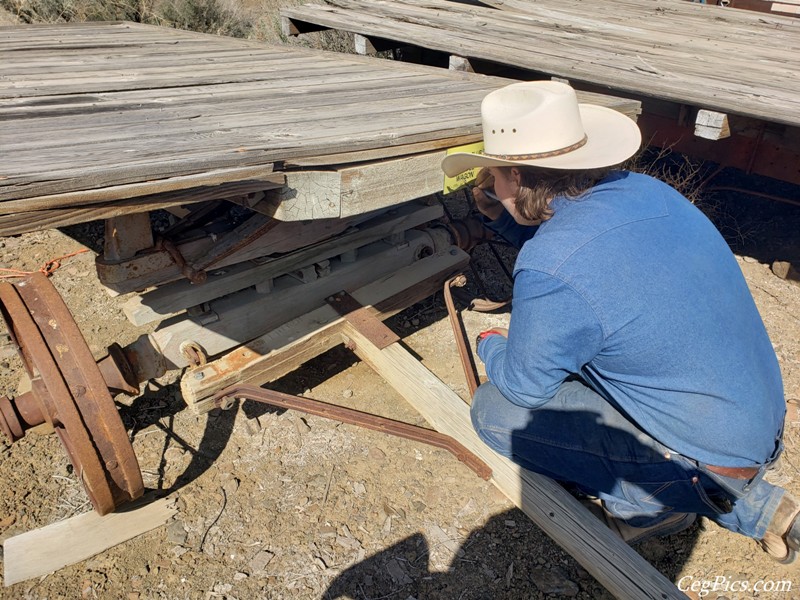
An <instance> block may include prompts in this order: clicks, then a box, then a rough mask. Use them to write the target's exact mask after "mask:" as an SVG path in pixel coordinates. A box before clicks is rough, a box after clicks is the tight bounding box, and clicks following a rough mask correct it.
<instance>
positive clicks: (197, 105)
mask: <svg viewBox="0 0 800 600" xmlns="http://www.w3.org/2000/svg"><path fill="white" fill-rule="evenodd" d="M0 56H1V58H0V119H2V121H3V124H2V128H0V152H2V156H3V159H2V163H1V164H2V166H0V235H8V234H11V233H20V232H22V231H26V230H31V229H40V228H43V227H54V226H60V225H65V224H69V223H74V222H80V221H89V220H92V219H98V218H108V217H111V216H114V215H119V214H122V213H126V212H135V211H142V210H148V209H152V208H159V207H165V206H170V205H176V204H183V203H187V202H196V201H201V200H210V199H218V198H226V197H231V196H234V197H236V196H241V195H245V194H248V193H250V192H253V191H254V190H258V189H267V188H270V187H276V186H281V185H283V183H284V179H283V176H282V174H280V173H278V171H282V170H285V169H287V168H294V167H297V166H298V165H300V166H302V165H305V166H308V165H316V167H317V168H319V166H320V165H331V164H341V163H351V162H356V161H365V160H377V159H385V158H387V157H391V156H399V155H409V154H418V153H422V152H427V151H431V150H435V149H439V148H445V147H449V146H453V145H457V144H460V143H467V142H471V141H476V140H478V139H480V118H479V112H478V107H479V103H480V99H481V98H482V97H483V96H484V95H485V94H486V93H487V92H489V91H491V90H492V89H495V88H497V87H500V86H502V85H504V84H505V83H507V81H505V80H502V79H499V78H493V77H484V76H476V75H468V74H460V73H447V72H443V71H441V70H436V69H430V68H426V67H420V66H414V65H409V64H403V63H397V62H390V61H379V60H373V59H366V58H364V57H359V56H354V55H344V54H335V53H326V52H319V51H313V50H307V49H302V48H296V47H293V48H290V47H277V46H265V45H262V44H256V43H252V42H248V41H245V40H239V39H233V38H223V37H217V36H211V35H203V34H196V33H189V32H183V31H177V30H171V29H164V28H157V27H150V26H144V25H138V24H132V23H105V24H91V23H87V24H73V25H57V26H29V27H6V28H0ZM595 101H598V102H603V103H605V104H610V105H613V106H615V107H617V108H621V109H625V110H627V111H628V114H631V116H635V114H636V112H637V110H638V105H637V103H634V102H630V101H624V100H619V99H617V100H615V99H612V98H607V97H598V98H596V99H595ZM437 177H440V175H437ZM404 199H406V198H404ZM381 201H383V202H384V203H385V204H386V205H391V204H392V202H393V200H392V198H391V195H388V196H386V197H385V199H384V200H380V199H376V201H375V202H377V203H378V205H370V206H367V207H362V208H361V209H362V210H366V209H375V208H380V207H381V206H379V204H380V202H381ZM324 216H337V215H336V214H325V215H324ZM306 217H307V215H300V216H299V218H306Z"/></svg>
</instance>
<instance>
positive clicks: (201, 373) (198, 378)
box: [194, 371, 206, 381]
mask: <svg viewBox="0 0 800 600" xmlns="http://www.w3.org/2000/svg"><path fill="white" fill-rule="evenodd" d="M205 376H206V374H205V373H203V372H202V371H198V372H197V373H195V374H194V378H195V379H196V380H197V381H200V380H201V379H203V378H205Z"/></svg>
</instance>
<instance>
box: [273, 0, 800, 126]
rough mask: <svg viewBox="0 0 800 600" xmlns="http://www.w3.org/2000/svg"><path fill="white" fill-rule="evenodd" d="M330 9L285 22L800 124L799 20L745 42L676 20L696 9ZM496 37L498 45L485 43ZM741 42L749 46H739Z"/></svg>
mask: <svg viewBox="0 0 800 600" xmlns="http://www.w3.org/2000/svg"><path fill="white" fill-rule="evenodd" d="M328 1H329V3H330V4H332V5H335V6H316V5H314V6H312V5H307V6H304V7H302V8H298V9H285V10H284V14H288V15H290V16H293V17H294V18H296V19H299V18H306V19H310V20H313V21H314V22H317V23H322V24H326V25H328V26H330V27H333V28H338V29H342V30H346V31H351V32H354V33H360V34H362V35H370V36H379V37H383V38H387V39H394V40H397V41H402V42H405V43H408V44H414V45H417V46H422V47H425V48H430V49H433V50H438V51H441V52H447V53H448V54H453V53H456V54H458V55H460V56H464V57H467V58H478V59H482V60H488V61H492V62H497V63H500V64H509V65H513V66H518V67H521V68H525V69H531V70H534V71H540V72H544V73H548V74H553V75H557V76H561V77H566V78H569V79H570V80H574V81H583V82H587V83H594V84H599V85H603V86H605V87H609V88H611V89H618V90H624V91H627V92H632V93H638V94H642V95H652V96H655V97H659V98H666V99H670V100H673V101H676V102H682V103H690V104H695V105H697V106H700V107H704V108H710V109H716V110H720V111H722V112H730V113H735V114H745V115H750V116H756V117H759V118H765V119H769V120H771V121H774V122H779V123H786V124H795V125H797V124H800V102H798V97H800V83H798V81H800V77H798V71H797V65H795V64H794V63H792V62H791V61H790V60H789V59H788V56H789V55H790V54H791V52H787V46H788V47H789V48H791V47H796V46H797V44H798V39H799V38H798V36H797V35H796V33H795V34H794V35H793V34H792V33H791V31H789V30H792V31H794V32H797V31H798V30H800V29H798V27H800V26H798V24H797V23H796V22H795V21H792V20H791V19H785V20H784V21H785V23H783V22H781V23H778V24H777V26H775V27H773V28H772V29H770V28H769V27H762V28H758V27H756V28H751V31H749V32H748V33H747V35H750V36H752V37H751V38H750V39H748V40H747V41H739V40H738V38H739V37H741V36H736V35H732V32H731V30H730V29H729V30H726V23H725V19H720V22H717V19H712V18H711V17H708V14H709V13H705V15H706V21H707V22H709V23H710V22H712V21H713V24H714V26H715V28H714V30H713V35H712V32H711V30H709V34H708V37H707V38H704V39H696V38H697V37H698V36H697V35H696V32H694V31H692V29H691V27H687V24H684V26H683V27H681V24H682V21H681V18H682V15H681V14H679V15H677V16H675V15H673V12H675V11H680V10H681V8H680V5H682V4H686V5H689V4H690V3H685V2H677V1H676V2H669V1H666V0H659V1H658V2H648V3H647V7H648V9H649V10H650V11H654V12H653V17H652V18H649V19H648V18H641V17H642V15H641V14H640V15H639V16H640V19H639V21H636V22H635V23H631V24H629V25H628V26H626V27H624V28H623V27H620V26H617V25H615V24H613V23H608V22H606V21H604V18H605V15H604V14H599V15H595V14H594V13H593V12H592V13H587V12H586V10H585V6H584V7H583V8H582V9H581V10H582V12H581V13H580V14H577V10H578V9H577V8H576V9H575V10H574V13H575V14H572V13H571V14H566V13H565V12H563V11H562V12H560V13H557V12H556V11H557V10H558V7H559V4H557V3H553V2H547V1H540V2H530V3H526V4H528V5H529V6H528V8H527V10H526V12H525V13H524V14H522V13H510V12H505V11H496V10H488V9H481V8H480V7H474V6H466V5H462V4H459V3H455V2H444V1H443V0H429V1H425V0H398V1H397V2H382V1H375V2H364V1H361V0H328ZM662 2H663V5H662ZM606 6H608V5H606ZM665 6H666V8H665ZM690 8H691V7H690ZM695 8H697V7H695ZM706 8H712V7H706ZM673 9H674V10H673ZM700 9H701V10H702V7H701V8H700ZM619 10H620V9H617V11H619ZM659 10H660V11H661V12H658V11H659ZM631 11H633V12H635V9H634V8H632V9H631ZM532 13H535V14H532ZM540 13H542V14H541V15H540ZM303 14H305V17H303ZM716 14H717V15H718V14H719V13H718V12H717V13H716ZM725 14H727V13H725ZM697 18H698V19H701V18H702V17H697ZM776 19H779V18H776ZM652 20H658V21H659V22H660V23H661V25H662V26H665V27H667V25H666V23H669V25H668V27H669V31H663V32H656V31H653V30H648V29H647V26H648V25H647V24H648V23H649V22H650V21H652ZM691 25H692V26H693V25H694V23H691ZM783 29H787V31H783ZM734 30H735V31H737V32H738V29H736V28H734ZM476 31H478V32H480V34H479V35H476V34H475V32H476ZM692 36H694V38H693V39H694V41H692V39H690V38H692ZM728 38H731V40H734V39H736V40H737V41H736V42H732V41H729V39H728ZM486 39H491V40H492V43H491V44H486V43H484V42H485V40H486ZM531 39H536V44H535V45H532V44H530V40H531ZM784 39H785V40H786V41H785V43H784V42H783V40H784ZM735 43H738V44H743V46H742V47H734V46H732V45H731V44H735ZM692 44H695V45H696V48H702V51H698V50H697V49H696V48H695V47H693V46H692ZM745 48H746V49H745ZM790 80H791V81H790ZM753 90H758V93H757V94H753Z"/></svg>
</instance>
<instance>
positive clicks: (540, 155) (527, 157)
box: [483, 135, 589, 160]
mask: <svg viewBox="0 0 800 600" xmlns="http://www.w3.org/2000/svg"><path fill="white" fill-rule="evenodd" d="M588 141H589V137H588V136H586V135H584V136H583V139H582V140H580V141H579V142H577V143H575V144H572V145H571V146H566V147H565V148H559V149H558V150H549V151H548V152H536V153H534V154H489V153H487V152H484V153H483V155H484V156H488V157H489V158H499V159H501V160H535V159H537V158H550V157H551V156H561V155H562V154H569V153H570V152H574V151H575V150H577V149H578V148H580V147H582V146H585V145H586V142H588Z"/></svg>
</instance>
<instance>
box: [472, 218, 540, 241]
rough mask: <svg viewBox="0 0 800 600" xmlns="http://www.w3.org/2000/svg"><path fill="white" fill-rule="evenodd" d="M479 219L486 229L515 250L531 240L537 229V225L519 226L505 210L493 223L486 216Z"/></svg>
mask: <svg viewBox="0 0 800 600" xmlns="http://www.w3.org/2000/svg"><path fill="white" fill-rule="evenodd" d="M481 218H482V220H483V225H484V226H485V227H486V229H489V230H490V231H493V232H494V233H495V234H496V235H499V236H500V237H501V238H503V239H504V240H505V241H507V242H508V243H509V244H511V245H512V246H514V247H515V248H522V244H524V243H525V242H527V241H528V240H529V239H531V238H532V237H533V235H534V234H535V233H536V230H537V229H538V228H539V226H538V225H520V224H519V223H517V222H516V221H515V220H514V217H512V216H511V215H510V214H509V212H508V211H507V210H505V209H503V212H502V214H501V215H500V216H499V217H498V218H497V219H495V220H494V221H492V220H491V219H489V218H488V217H486V216H482V217H481Z"/></svg>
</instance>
